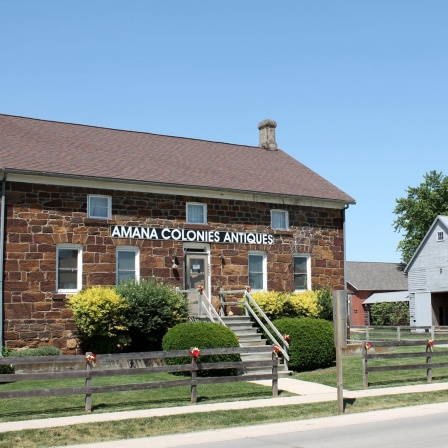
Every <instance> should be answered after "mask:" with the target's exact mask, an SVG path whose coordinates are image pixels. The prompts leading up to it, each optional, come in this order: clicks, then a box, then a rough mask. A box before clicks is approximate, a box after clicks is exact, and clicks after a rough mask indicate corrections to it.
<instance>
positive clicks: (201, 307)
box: [176, 288, 226, 326]
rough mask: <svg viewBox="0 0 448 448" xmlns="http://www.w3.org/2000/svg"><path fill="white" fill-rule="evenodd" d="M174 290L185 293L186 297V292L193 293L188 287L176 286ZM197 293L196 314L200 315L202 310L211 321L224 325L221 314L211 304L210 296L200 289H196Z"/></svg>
mask: <svg viewBox="0 0 448 448" xmlns="http://www.w3.org/2000/svg"><path fill="white" fill-rule="evenodd" d="M176 291H177V292H178V293H180V294H187V297H188V294H194V291H191V290H188V289H179V288H176ZM197 294H198V316H199V317H202V312H203V311H204V313H205V314H206V315H207V317H208V318H209V320H210V321H211V322H216V323H219V324H221V325H224V326H226V324H225V323H224V321H223V320H222V319H221V316H220V315H219V313H218V312H217V311H216V309H215V307H214V306H213V305H212V302H211V300H210V298H209V297H208V296H207V294H205V292H204V291H203V290H201V289H199V290H198V291H197Z"/></svg>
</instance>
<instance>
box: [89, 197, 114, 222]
mask: <svg viewBox="0 0 448 448" xmlns="http://www.w3.org/2000/svg"><path fill="white" fill-rule="evenodd" d="M95 198H101V199H107V215H103V216H94V215H93V209H92V205H91V200H92V199H95ZM87 217H88V218H92V219H111V218H112V196H106V195H102V194H89V195H88V196H87Z"/></svg>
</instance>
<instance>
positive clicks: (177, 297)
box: [117, 278, 188, 351]
mask: <svg viewBox="0 0 448 448" xmlns="http://www.w3.org/2000/svg"><path fill="white" fill-rule="evenodd" d="M117 292H118V294H120V296H122V297H124V299H125V300H126V302H127V305H128V307H127V309H126V311H125V314H124V316H125V321H126V324H127V328H128V335H129V337H130V340H131V345H130V347H129V350H131V351H148V350H160V349H161V347H162V338H163V336H164V335H165V333H166V332H167V331H168V329H169V328H171V327H174V326H175V325H176V324H178V323H180V322H184V321H186V320H187V319H188V300H187V299H186V298H185V297H184V296H183V295H182V294H179V293H178V292H176V290H175V288H174V287H173V286H172V285H169V284H166V283H164V282H163V281H161V280H158V279H156V278H149V279H142V280H141V281H140V282H139V283H136V282H132V281H129V282H123V283H120V284H119V285H118V286H117Z"/></svg>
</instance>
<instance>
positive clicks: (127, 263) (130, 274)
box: [117, 246, 140, 285]
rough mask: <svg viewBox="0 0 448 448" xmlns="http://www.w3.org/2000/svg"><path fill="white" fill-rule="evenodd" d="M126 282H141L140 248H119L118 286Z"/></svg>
mask: <svg viewBox="0 0 448 448" xmlns="http://www.w3.org/2000/svg"><path fill="white" fill-rule="evenodd" d="M126 280H134V281H136V282H138V281H139V280H140V252H139V248H138V247H128V246H121V247H117V285H118V284H119V283H121V282H124V281H126Z"/></svg>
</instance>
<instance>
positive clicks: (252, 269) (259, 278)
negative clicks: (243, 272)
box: [249, 255, 264, 289]
mask: <svg viewBox="0 0 448 448" xmlns="http://www.w3.org/2000/svg"><path fill="white" fill-rule="evenodd" d="M263 275H264V272H263V255H249V286H250V287H251V288H253V289H263Z"/></svg>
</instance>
